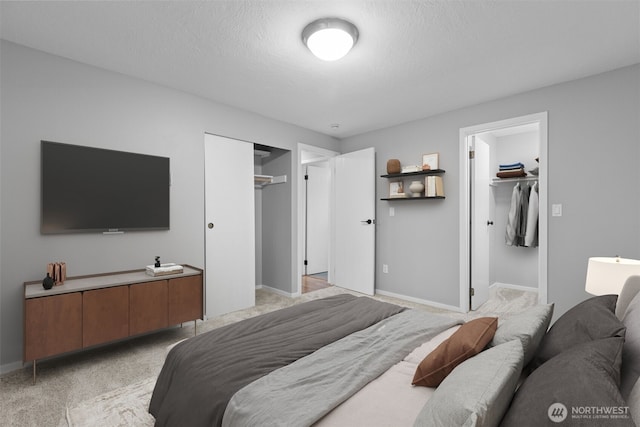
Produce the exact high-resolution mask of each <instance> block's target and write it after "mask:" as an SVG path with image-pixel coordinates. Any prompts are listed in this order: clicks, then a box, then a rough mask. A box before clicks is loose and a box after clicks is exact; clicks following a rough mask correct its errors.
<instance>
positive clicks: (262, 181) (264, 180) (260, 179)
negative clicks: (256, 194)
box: [253, 175, 287, 188]
mask: <svg viewBox="0 0 640 427" xmlns="http://www.w3.org/2000/svg"><path fill="white" fill-rule="evenodd" d="M285 182H287V175H280V176H271V175H254V176H253V184H254V186H255V188H263V187H264V186H266V185H270V184H283V183H285Z"/></svg>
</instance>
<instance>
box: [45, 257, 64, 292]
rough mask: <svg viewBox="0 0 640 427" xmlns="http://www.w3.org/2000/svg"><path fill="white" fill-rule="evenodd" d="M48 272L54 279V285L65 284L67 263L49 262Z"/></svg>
mask: <svg viewBox="0 0 640 427" xmlns="http://www.w3.org/2000/svg"><path fill="white" fill-rule="evenodd" d="M47 274H48V275H49V276H51V278H52V279H53V284H54V286H58V285H62V284H64V281H65V280H66V278H67V263H66V262H50V263H49V264H47Z"/></svg>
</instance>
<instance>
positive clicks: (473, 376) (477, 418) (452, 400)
mask: <svg viewBox="0 0 640 427" xmlns="http://www.w3.org/2000/svg"><path fill="white" fill-rule="evenodd" d="M523 359H524V352H523V350H522V343H521V342H520V340H517V339H515V340H512V341H509V342H507V343H504V344H500V345H498V346H496V347H492V348H490V349H488V350H485V351H483V352H482V353H480V354H478V355H476V356H474V357H472V358H470V359H467V360H466V361H464V362H462V363H461V364H460V365H458V366H457V367H456V368H455V369H454V370H453V372H451V373H450V374H449V375H448V376H447V377H446V378H445V379H444V380H443V381H442V383H440V385H439V386H438V388H436V391H435V392H434V393H433V396H431V398H430V399H429V400H428V401H427V403H426V404H425V405H424V407H423V408H422V410H421V411H420V414H418V417H417V418H416V421H415V423H414V427H431V426H461V427H470V426H474V427H488V426H497V425H498V424H499V423H500V420H502V417H503V416H504V414H505V412H506V411H507V408H508V407H509V403H510V402H511V398H512V397H513V393H514V392H515V389H516V384H517V382H518V379H519V377H520V373H521V372H522V366H523Z"/></svg>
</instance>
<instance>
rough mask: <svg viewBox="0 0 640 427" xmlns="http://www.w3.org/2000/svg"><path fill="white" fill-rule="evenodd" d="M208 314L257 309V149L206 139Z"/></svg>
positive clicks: (227, 140) (241, 143) (221, 139)
mask: <svg viewBox="0 0 640 427" xmlns="http://www.w3.org/2000/svg"><path fill="white" fill-rule="evenodd" d="M204 154H205V221H206V223H205V224H204V225H205V282H206V286H205V314H206V316H207V317H208V318H211V317H213V316H219V315H221V314H224V313H229V312H231V311H235V310H240V309H243V308H247V307H252V306H254V305H255V211H254V204H255V195H254V183H253V175H254V170H253V167H254V166H253V144H252V143H249V142H245V141H239V140H236V139H231V138H225V137H222V136H217V135H209V134H205V141H204Z"/></svg>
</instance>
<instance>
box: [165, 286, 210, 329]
mask: <svg viewBox="0 0 640 427" xmlns="http://www.w3.org/2000/svg"><path fill="white" fill-rule="evenodd" d="M196 319H202V276H201V275H198V276H188V277H180V278H176V279H171V280H169V324H170V325H175V324H178V323H182V322H189V321H191V320H196Z"/></svg>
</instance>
